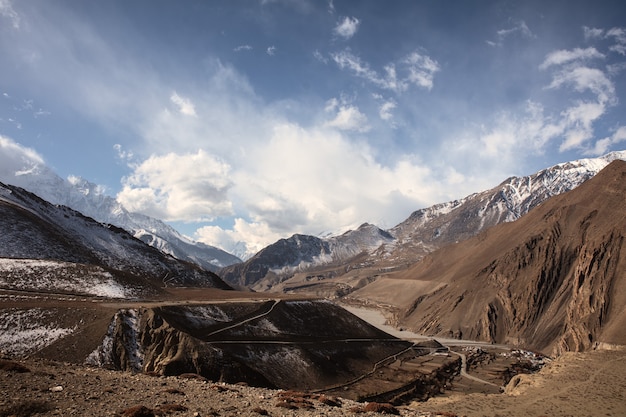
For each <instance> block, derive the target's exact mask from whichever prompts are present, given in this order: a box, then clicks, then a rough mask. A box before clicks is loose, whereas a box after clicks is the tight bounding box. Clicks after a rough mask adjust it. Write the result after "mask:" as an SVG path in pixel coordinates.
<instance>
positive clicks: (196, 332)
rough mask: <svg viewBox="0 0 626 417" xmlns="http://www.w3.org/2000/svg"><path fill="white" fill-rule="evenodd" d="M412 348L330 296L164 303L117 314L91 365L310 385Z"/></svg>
mask: <svg viewBox="0 0 626 417" xmlns="http://www.w3.org/2000/svg"><path fill="white" fill-rule="evenodd" d="M390 339H391V340H390ZM411 345H412V344H411V343H410V342H405V341H401V340H399V339H395V340H394V339H393V338H392V337H391V336H389V335H388V334H386V333H384V332H382V331H380V330H378V329H376V328H375V327H372V326H370V325H369V324H367V323H365V322H363V321H362V320H360V319H358V318H357V317H356V316H354V315H352V314H350V313H348V312H347V311H346V310H344V309H342V308H340V307H338V306H336V305H334V304H331V303H329V302H325V301H280V302H277V301H272V302H247V303H222V304H213V305H210V304H207V305H194V306H163V307H158V308H151V309H137V310H133V309H127V310H121V311H119V312H118V313H117V314H116V315H115V317H114V318H113V320H112V322H111V325H110V326H109V331H108V334H107V336H106V337H105V339H104V341H103V343H102V345H101V346H100V347H99V348H98V349H97V350H96V351H95V352H93V353H92V354H91V355H90V356H89V357H88V359H87V362H88V363H90V364H93V365H98V366H104V367H110V368H114V369H122V370H133V371H136V372H138V371H141V372H150V373H156V374H159V375H180V374H186V373H193V374H197V375H200V376H202V377H204V378H207V379H210V380H213V381H223V382H230V383H237V382H246V383H247V384H249V385H254V386H263V387H276V388H285V389H312V388H323V387H325V386H327V385H331V384H337V383H340V382H343V381H345V380H350V379H353V378H354V377H355V376H358V375H360V374H361V373H365V372H368V371H369V370H371V367H372V364H373V363H376V362H377V361H380V360H381V359H383V358H386V357H388V356H390V355H393V354H395V353H397V352H399V351H402V350H405V349H407V348H408V347H410V346H411Z"/></svg>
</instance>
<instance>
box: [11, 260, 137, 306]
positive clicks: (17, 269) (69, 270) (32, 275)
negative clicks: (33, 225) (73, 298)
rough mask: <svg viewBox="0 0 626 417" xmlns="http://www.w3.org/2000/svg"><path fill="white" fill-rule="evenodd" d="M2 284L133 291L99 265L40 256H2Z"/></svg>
mask: <svg viewBox="0 0 626 417" xmlns="http://www.w3.org/2000/svg"><path fill="white" fill-rule="evenodd" d="M0 287H3V288H9V289H14V290H30V291H43V292H70V293H79V294H85V295H93V296H96V297H107V298H131V297H133V296H134V295H135V294H134V291H133V290H132V289H130V288H127V287H124V286H122V285H121V284H119V283H118V282H116V281H115V279H114V278H113V276H112V275H111V274H110V273H109V272H107V271H105V270H104V269H102V268H100V267H96V266H93V265H83V264H75V263H71V262H62V261H52V260H41V259H10V258H0Z"/></svg>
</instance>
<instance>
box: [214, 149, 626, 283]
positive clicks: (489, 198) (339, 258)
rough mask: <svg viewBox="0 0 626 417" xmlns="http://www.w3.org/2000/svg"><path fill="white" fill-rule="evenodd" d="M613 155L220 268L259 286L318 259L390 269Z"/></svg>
mask: <svg viewBox="0 0 626 417" xmlns="http://www.w3.org/2000/svg"><path fill="white" fill-rule="evenodd" d="M616 159H622V160H626V151H620V152H612V153H610V154H607V155H604V156H602V157H599V158H589V159H581V160H577V161H572V162H566V163H562V164H558V165H555V166H553V167H550V168H546V169H544V170H541V171H539V172H537V173H535V174H533V175H529V176H525V177H511V178H508V179H507V180H505V181H503V182H502V183H501V184H500V185H498V186H496V187H494V188H492V189H490V190H486V191H483V192H479V193H474V194H471V195H469V196H467V197H465V198H462V199H459V200H454V201H449V202H445V203H440V204H436V205H433V206H431V207H427V208H424V209H420V210H417V211H415V212H413V213H412V214H411V215H410V216H409V217H408V218H407V219H406V220H405V221H403V222H402V223H400V224H398V225H397V226H395V227H393V228H392V229H390V230H388V231H384V230H381V229H379V228H378V227H376V226H374V225H371V224H368V223H364V224H362V225H361V226H360V227H359V228H358V229H356V230H351V231H348V232H346V233H344V234H342V235H340V236H334V237H325V238H315V237H312V236H309V237H306V238H305V237H304V236H302V235H297V237H295V236H294V237H292V238H290V239H282V240H281V241H279V242H276V243H275V244H272V245H270V246H268V247H267V248H265V249H263V250H262V251H260V252H259V253H258V254H256V255H255V256H254V257H252V258H251V259H249V260H248V261H247V262H246V263H244V264H240V265H237V266H233V267H230V268H225V269H223V270H222V271H221V273H222V274H223V275H222V276H223V277H224V279H226V280H227V281H228V282H231V283H234V284H238V285H244V286H249V287H253V288H255V289H257V290H261V289H269V288H272V287H273V286H274V285H276V284H277V283H280V282H281V281H284V280H287V279H289V278H291V277H293V275H294V274H295V273H297V272H303V271H311V270H312V269H314V268H319V267H321V266H326V267H328V268H332V267H334V268H335V269H334V272H333V273H330V274H326V275H332V276H338V275H341V274H345V273H346V271H349V270H352V269H354V268H372V270H374V271H384V270H391V269H394V268H397V267H400V266H402V265H407V264H411V263H414V262H417V261H419V260H420V259H421V258H422V257H423V256H425V255H426V254H428V253H430V252H432V251H434V250H436V249H438V248H440V247H442V246H445V245H448V244H451V243H455V242H460V241H462V240H466V239H468V238H470V237H472V236H474V235H476V234H478V233H480V232H481V231H482V230H485V229H487V228H489V227H492V226H495V225H497V224H500V223H504V222H511V221H514V220H517V219H519V218H520V217H522V216H524V215H525V214H526V213H528V212H529V211H530V210H532V209H533V208H534V207H536V206H537V205H539V204H541V203H543V202H544V201H546V200H547V199H549V198H551V197H553V196H555V195H559V194H562V193H564V192H567V191H570V190H572V189H574V188H576V187H578V186H579V185H580V184H582V183H583V182H585V181H586V180H588V179H590V178H592V177H593V176H594V175H596V174H597V173H598V172H599V171H601V170H602V169H603V168H604V167H606V166H607V165H608V164H609V163H610V162H612V161H614V160H616ZM303 242H307V244H303ZM364 255H365V256H364ZM328 268H327V269H328ZM372 273H373V274H377V273H378V272H372Z"/></svg>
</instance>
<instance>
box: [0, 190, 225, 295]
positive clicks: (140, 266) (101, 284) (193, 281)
mask: <svg viewBox="0 0 626 417" xmlns="http://www.w3.org/2000/svg"><path fill="white" fill-rule="evenodd" d="M0 214H1V215H2V216H1V217H2V219H3V221H2V222H0V285H1V286H2V287H5V288H11V289H16V288H17V289H22V290H29V291H32V290H35V291H55V289H56V290H58V291H61V292H67V291H69V292H76V293H86V294H91V295H98V296H109V295H110V294H114V295H115V296H116V297H121V298H125V297H135V296H139V295H141V294H155V293H158V292H159V289H160V288H162V287H167V286H168V285H170V286H199V287H212V288H213V287H214V288H221V289H230V287H229V286H228V285H226V284H225V283H224V282H223V281H222V280H221V279H220V278H219V277H218V276H217V275H215V274H214V273H212V272H209V271H206V270H204V269H202V268H201V267H200V266H198V265H196V264H192V263H190V262H185V261H180V260H178V259H176V258H174V257H172V256H170V255H167V254H164V253H162V252H160V251H159V250H158V249H156V248H153V247H151V246H149V245H147V244H146V243H144V242H142V241H141V240H139V239H137V238H135V237H133V236H132V235H130V234H129V233H128V232H126V231H125V230H124V229H122V228H119V227H116V226H112V225H108V226H107V225H103V224H102V223H99V222H97V221H95V220H94V219H92V218H90V217H87V216H85V215H83V214H82V213H80V212H78V211H75V210H73V209H71V208H69V207H66V206H58V205H53V204H51V203H49V202H47V201H45V200H43V199H42V198H40V197H39V196H37V195H35V194H33V193H31V192H29V191H26V190H24V189H22V188H20V187H16V186H11V185H5V184H2V183H0ZM94 288H95V290H94Z"/></svg>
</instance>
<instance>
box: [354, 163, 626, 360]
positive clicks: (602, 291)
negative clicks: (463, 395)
mask: <svg viewBox="0 0 626 417" xmlns="http://www.w3.org/2000/svg"><path fill="white" fill-rule="evenodd" d="M625 236H626V162H624V161H615V162H613V163H611V164H610V165H609V166H607V167H606V168H605V169H604V170H603V171H601V172H600V173H599V174H598V175H597V176H596V177H595V178H593V179H591V180H589V181H587V182H586V183H584V184H582V185H581V186H580V187H578V188H577V189H575V190H573V191H570V192H568V193H565V194H563V195H560V196H556V197H553V198H552V199H550V200H548V201H546V202H545V203H544V204H542V205H540V206H539V207H537V208H535V209H534V210H532V211H531V212H530V213H529V214H527V215H526V216H524V217H522V218H521V219H520V220H518V221H516V222H513V223H507V224H502V225H499V226H496V227H494V228H492V229H489V230H488V231H487V232H485V233H482V234H480V235H478V236H476V237H474V238H472V239H469V240H467V241H464V242H461V243H459V244H455V245H451V246H448V247H446V248H443V249H442V250H439V251H437V252H434V253H433V254H431V255H429V256H427V257H426V258H425V259H424V260H423V261H422V262H420V263H418V264H417V265H416V266H414V267H413V268H411V269H409V270H408V271H405V272H402V273H398V274H395V275H391V276H390V277H389V278H388V279H383V280H379V282H376V283H374V284H372V285H371V286H368V287H366V288H364V289H363V290H362V291H361V292H357V293H355V294H354V296H356V297H359V298H366V299H373V300H376V301H378V302H385V303H388V304H391V305H394V306H396V307H397V308H399V311H400V314H399V317H398V318H399V321H400V324H402V325H405V326H407V327H410V328H412V329H414V330H416V331H418V332H421V333H425V334H431V335H441V336H443V335H445V336H454V337H462V338H466V339H480V340H486V341H492V342H498V343H508V344H519V345H522V346H525V347H528V348H534V349H537V350H542V351H545V352H551V353H554V354H558V353H561V352H563V351H581V350H586V349H589V348H591V347H593V346H594V345H595V344H596V343H608V344H621V345H625V344H626V328H625V327H624V325H625V324H626V312H625V307H626V243H625V242H624V237H625ZM386 286H388V287H394V288H401V289H402V291H403V294H400V296H399V295H398V294H394V293H393V292H387V293H386V292H385V287H386ZM408 293H410V294H411V296H408ZM385 294H386V296H385Z"/></svg>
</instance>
